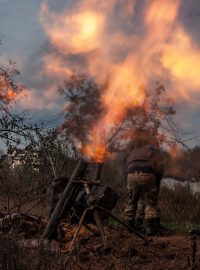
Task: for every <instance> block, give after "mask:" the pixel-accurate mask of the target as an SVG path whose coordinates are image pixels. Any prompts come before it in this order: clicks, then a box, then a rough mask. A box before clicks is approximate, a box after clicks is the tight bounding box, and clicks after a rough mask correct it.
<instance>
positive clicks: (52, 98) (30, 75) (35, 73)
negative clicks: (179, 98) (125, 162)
mask: <svg viewBox="0 0 200 270" xmlns="http://www.w3.org/2000/svg"><path fill="white" fill-rule="evenodd" d="M41 2H42V1H41V0H0V39H1V41H2V45H1V46H0V53H1V55H2V56H1V58H0V59H1V60H2V61H3V62H5V59H6V58H7V57H8V58H10V59H12V60H14V61H16V63H17V66H18V68H19V70H20V72H21V75H20V77H19V78H18V80H19V81H20V82H22V83H23V84H24V85H26V86H27V88H30V89H32V91H33V93H32V94H31V96H30V99H29V100H28V101H27V103H26V104H23V105H20V104H19V105H18V106H19V107H22V109H30V111H31V113H32V114H33V115H34V117H35V121H36V122H38V123H40V122H46V123H49V121H50V119H51V118H53V117H54V116H55V115H56V114H57V113H58V112H60V110H62V108H63V101H62V99H61V97H60V96H59V95H58V94H57V91H56V89H51V90H49V92H48V95H46V94H45V91H44V89H45V88H46V87H47V86H49V84H50V82H51V81H52V80H53V79H52V78H51V77H48V76H47V75H45V74H44V73H43V71H42V69H41V68H40V67H41V65H42V63H41V58H42V56H43V54H44V53H45V50H46V49H47V48H48V38H47V36H46V35H45V33H44V32H43V29H42V26H41V24H40V22H39V19H38V13H39V9H40V5H41ZM49 2H50V3H51V8H52V9H60V8H62V7H63V5H64V4H65V5H68V6H70V5H71V4H72V1H63V0H62V1H52V0H51V1H49ZM161 3H162V0H161ZM179 20H180V21H182V23H183V25H184V27H185V29H186V30H187V31H188V32H189V33H190V36H191V37H192V39H193V40H194V41H195V42H196V43H197V44H198V45H199V47H200V31H199V29H200V1H199V0H190V1H188V0H182V1H181V7H180V10H179ZM31 98H33V99H32V100H31ZM197 98H198V96H197ZM198 104H199V102H197V104H196V105H194V107H193V106H192V105H190V104H187V103H185V104H179V105H178V106H177V108H178V110H177V116H176V118H177V122H179V123H180V125H181V126H182V127H183V128H185V129H186V130H187V131H191V130H192V131H195V132H196V134H197V135H199V133H200V108H199V106H198ZM191 107H193V108H192V109H191ZM194 144H199V141H198V140H197V141H194V142H192V143H191V145H194Z"/></svg>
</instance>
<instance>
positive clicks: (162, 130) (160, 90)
mask: <svg viewBox="0 0 200 270" xmlns="http://www.w3.org/2000/svg"><path fill="white" fill-rule="evenodd" d="M105 88H106V84H104V85H98V84H97V83H95V81H94V79H93V78H90V77H89V76H88V75H86V74H73V75H72V76H71V77H69V78H68V79H66V80H65V82H64V84H63V85H62V86H61V87H60V89H59V91H60V93H61V94H62V95H63V96H64V98H65V100H66V108H65V111H64V116H65V121H64V123H63V125H62V127H61V130H62V132H63V134H64V135H65V137H66V139H67V140H69V141H70V142H72V144H73V145H74V144H77V143H79V142H80V141H81V142H84V141H85V140H87V136H88V134H89V131H90V129H91V127H93V125H94V124H95V123H96V122H97V121H98V118H99V117H100V115H101V114H102V113H103V110H104V108H103V106H102V104H101V99H100V94H101V92H102V91H104V89H105ZM141 90H142V91H143V89H141ZM144 92H145V100H144V102H143V104H142V106H134V107H133V108H131V109H129V110H128V111H127V113H126V115H125V117H124V120H123V121H122V122H121V123H119V124H117V125H116V126H114V127H113V128H112V130H111V132H110V137H109V138H108V139H107V145H108V148H109V150H110V151H112V152H119V151H120V149H123V148H124V146H125V145H126V142H127V141H129V140H131V139H132V138H133V137H134V131H135V129H136V128H138V127H142V128H145V129H147V130H148V132H150V133H152V134H153V135H155V136H157V139H158V140H159V141H160V142H161V143H174V142H182V140H181V139H182V135H183V134H182V132H181V130H180V128H179V127H178V126H177V125H176V124H175V123H174V121H173V116H174V114H175V113H176V112H175V109H174V103H173V100H172V99H171V98H169V97H167V94H166V90H165V88H164V86H163V85H161V84H159V83H157V84H156V85H155V87H154V88H153V89H150V90H145V91H144Z"/></svg>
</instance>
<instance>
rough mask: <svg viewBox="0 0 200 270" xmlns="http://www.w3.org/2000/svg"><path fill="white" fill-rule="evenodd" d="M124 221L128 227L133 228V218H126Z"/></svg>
mask: <svg viewBox="0 0 200 270" xmlns="http://www.w3.org/2000/svg"><path fill="white" fill-rule="evenodd" d="M126 223H127V225H128V226H129V227H130V228H133V229H135V221H134V219H129V220H127V222H126ZM130 232H132V231H131V230H130Z"/></svg>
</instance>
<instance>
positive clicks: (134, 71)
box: [40, 0, 200, 161]
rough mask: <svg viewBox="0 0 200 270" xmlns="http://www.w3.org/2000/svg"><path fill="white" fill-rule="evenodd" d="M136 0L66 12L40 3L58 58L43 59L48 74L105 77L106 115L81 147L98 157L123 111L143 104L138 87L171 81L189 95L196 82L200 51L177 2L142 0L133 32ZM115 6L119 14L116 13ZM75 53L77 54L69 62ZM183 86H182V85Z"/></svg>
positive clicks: (181, 93)
mask: <svg viewBox="0 0 200 270" xmlns="http://www.w3.org/2000/svg"><path fill="white" fill-rule="evenodd" d="M75 2H76V1H75ZM138 2H139V1H137V0H134V1H131V0H128V1H125V0H112V1H101V2H99V1H97V0H91V1H89V0H86V1H78V2H77V3H76V4H74V5H72V6H71V7H70V10H69V9H67V8H66V9H64V10H63V11H61V12H57V13H55V12H53V11H52V10H51V9H50V8H49V6H48V4H47V1H43V3H42V5H41V10H40V21H41V23H42V25H43V28H44V31H45V33H46V34H47V36H48V37H49V40H50V43H51V45H52V47H53V48H54V49H55V52H54V53H55V56H54V57H52V59H54V60H55V59H56V61H54V60H51V59H50V58H49V59H47V61H45V63H46V67H47V68H46V72H51V73H59V74H61V75H63V78H64V76H66V75H67V74H68V73H69V72H70V70H72V69H75V70H78V71H81V70H82V71H84V72H88V73H89V74H91V75H92V76H94V77H95V78H96V80H97V82H104V81H105V80H107V79H108V80H109V83H108V86H107V88H106V89H104V90H103V91H102V95H101V102H102V105H103V108H104V114H103V115H102V117H101V118H100V119H99V120H98V122H96V123H95V124H94V126H92V127H91V130H90V133H89V136H88V144H86V145H85V144H84V145H83V146H82V149H81V150H82V153H83V154H86V155H89V156H90V157H92V158H94V159H95V160H98V161H102V160H103V159H104V158H105V157H106V155H107V141H108V139H109V137H110V135H111V134H110V132H111V130H112V128H113V127H114V126H116V125H119V124H120V122H121V121H123V119H124V117H125V115H126V112H127V110H128V109H129V108H132V107H134V106H138V105H139V106H145V104H144V99H145V93H144V90H142V89H144V88H145V87H147V86H148V85H149V83H150V82H151V81H152V79H153V80H155V81H156V80H157V79H161V80H164V81H169V82H170V83H171V84H174V87H173V88H172V90H173V91H174V92H173V93H172V94H173V95H176V96H177V95H179V98H185V97H186V96H188V97H189V96H190V91H191V88H190V87H189V86H191V87H192V88H193V87H195V88H199V86H200V80H199V77H200V76H199V75H200V74H199V73H200V71H199V68H198V67H199V63H200V56H199V55H200V54H199V50H200V49H199V48H198V47H196V46H195V44H193V43H192V41H191V39H190V37H189V36H188V34H187V33H186V32H185V31H183V28H182V26H181V25H180V22H178V20H177V16H178V12H179V6H180V0H163V1H160V0H154V1H150V0H149V1H145V3H144V9H143V12H142V15H143V17H142V18H141V21H140V23H141V26H140V27H141V28H140V29H139V30H140V31H134V27H135V29H136V25H134V22H133V18H134V16H135V14H136V12H135V7H136V5H137V4H138ZM161 2H162V3H161ZM120 5H121V6H120ZM119 7H123V8H121V11H122V12H118V13H117V11H116V10H117V9H119ZM116 14H117V15H116ZM113 22H114V23H113ZM58 55H59V57H60V58H59V57H58ZM73 57H75V58H76V57H77V58H76V59H75V60H74V61H72V60H71V58H73ZM78 57H81V59H82V60H83V63H84V64H83V63H82V62H81V61H78V60H77V59H78ZM62 59H64V60H62ZM193 67H196V68H195V70H194V68H193ZM181 84H184V85H185V87H184V88H183V87H182V88H180V85H181ZM141 86H144V87H141ZM176 89H179V91H177V90H176Z"/></svg>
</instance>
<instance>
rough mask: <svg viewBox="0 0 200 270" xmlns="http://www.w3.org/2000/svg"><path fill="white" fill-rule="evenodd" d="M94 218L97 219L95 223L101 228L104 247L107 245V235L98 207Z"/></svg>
mask: <svg viewBox="0 0 200 270" xmlns="http://www.w3.org/2000/svg"><path fill="white" fill-rule="evenodd" d="M94 220H95V223H96V225H97V228H98V230H99V233H100V236H101V241H102V244H103V245H104V247H106V237H105V233H104V229H103V224H102V221H101V218H100V216H99V213H98V211H97V209H96V207H95V210H94Z"/></svg>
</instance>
